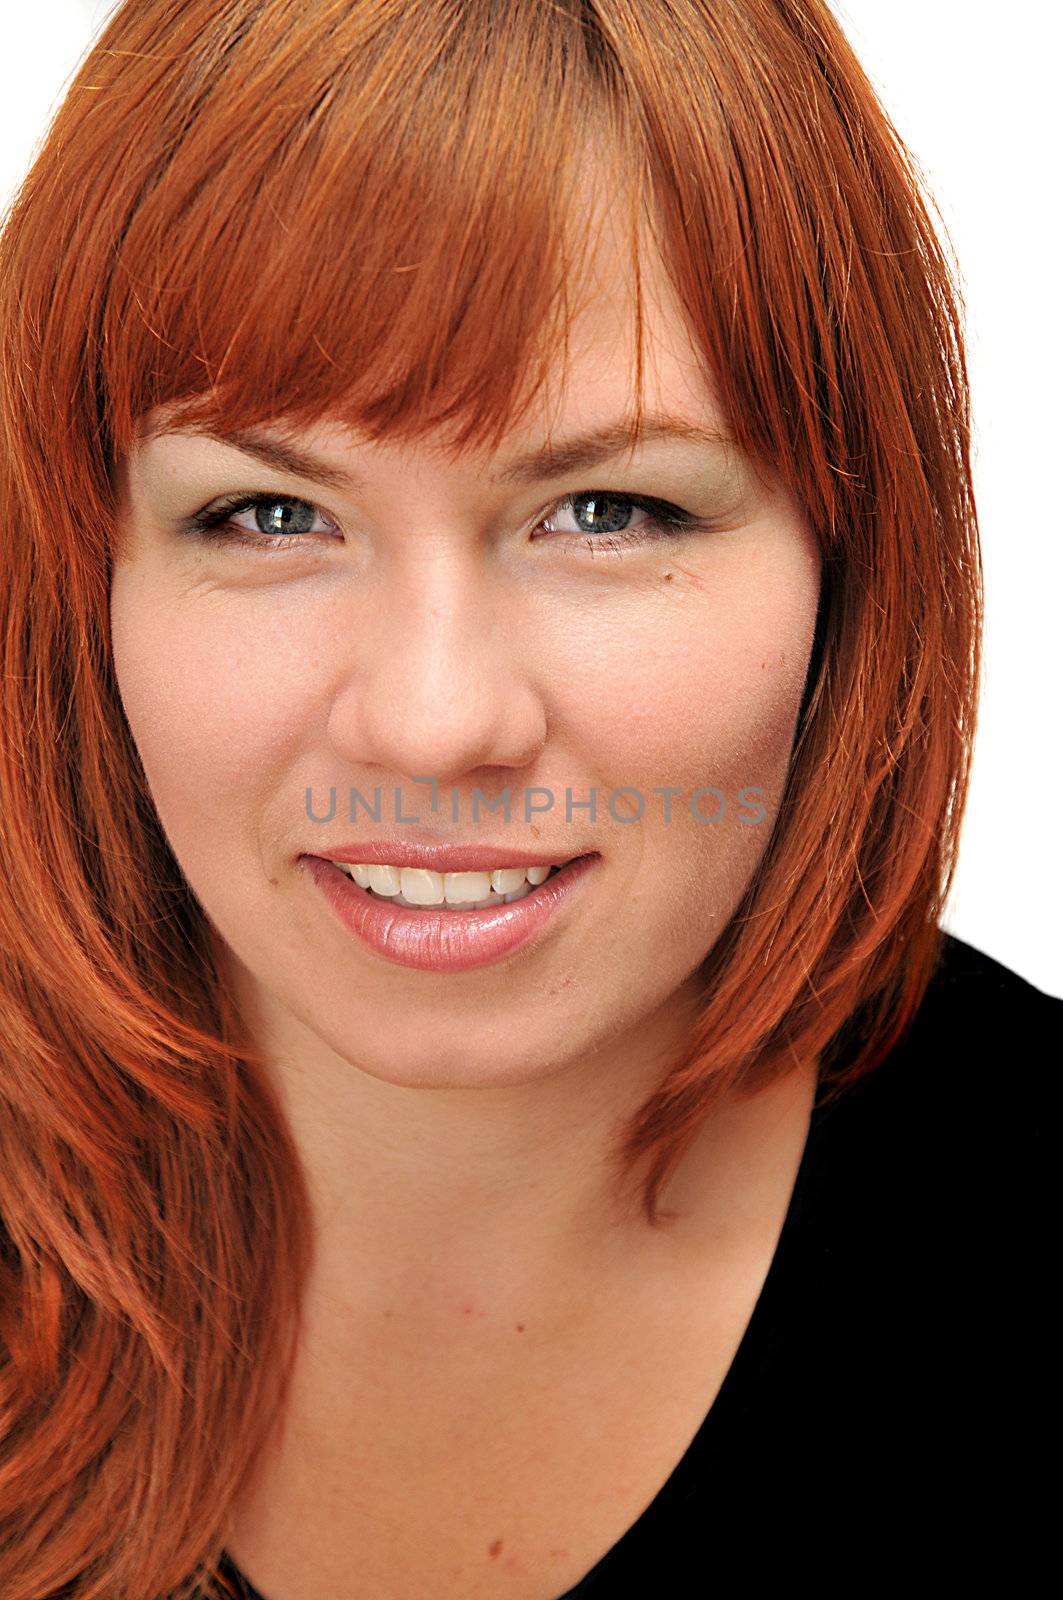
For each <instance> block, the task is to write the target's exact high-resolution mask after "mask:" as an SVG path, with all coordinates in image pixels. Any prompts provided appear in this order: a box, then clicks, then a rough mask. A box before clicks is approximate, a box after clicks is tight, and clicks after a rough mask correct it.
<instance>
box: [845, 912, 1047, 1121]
mask: <svg viewBox="0 0 1063 1600" xmlns="http://www.w3.org/2000/svg"><path fill="white" fill-rule="evenodd" d="M1061 1058H1063V999H1060V998H1058V997H1056V996H1054V995H1050V994H1047V993H1045V992H1044V991H1043V990H1041V989H1039V988H1037V987H1036V985H1035V984H1033V983H1031V982H1030V981H1029V980H1028V979H1026V978H1024V977H1022V976H1021V975H1020V974H1019V973H1017V972H1014V971H1013V970H1012V969H1011V968H1010V967H1007V966H1005V965H1004V964H1003V963H1002V962H1000V961H997V960H996V959H995V958H994V957H992V956H989V955H987V954H985V952H984V951H981V950H978V949H976V948H975V947H974V946H973V945H970V944H967V943H966V942H965V941H964V940H962V939H959V938H957V937H956V936H955V935H953V934H950V933H946V932H944V931H943V932H942V938H941V946H940V950H939V954H938V960H937V964H936V966H935V969H934V972H933V974H932V976H931V979H930V982H929V985H928V987H927V990H926V993H925V995H924V997H923V1000H922V1003H921V1005H920V1006H919V1009H918V1011H917V1012H916V1015H915V1016H914V1018H912V1020H911V1021H910V1023H909V1025H908V1027H907V1028H906V1030H905V1031H904V1033H903V1034H902V1036H901V1037H900V1038H899V1039H898V1041H897V1042H896V1044H895V1045H894V1046H893V1048H892V1049H891V1050H890V1052H889V1054H888V1055H887V1056H886V1057H885V1058H884V1060H882V1061H881V1062H879V1064H878V1065H877V1066H876V1067H874V1068H872V1069H871V1070H870V1071H869V1072H868V1073H867V1074H866V1075H865V1076H864V1077H862V1078H860V1079H858V1080H857V1081H856V1082H855V1083H854V1084H852V1085H851V1086H850V1087H849V1088H848V1089H845V1090H843V1091H842V1093H841V1096H840V1098H839V1100H838V1101H837V1102H836V1109H838V1110H839V1111H840V1109H841V1107H842V1106H846V1108H847V1115H846V1117H845V1118H844V1119H842V1120H844V1121H846V1122H851V1121H856V1120H859V1119H860V1118H861V1117H863V1116H870V1117H874V1118H875V1119H876V1120H881V1119H886V1120H887V1121H892V1120H893V1119H894V1118H903V1120H904V1122H905V1124H906V1125H907V1126H909V1127H910V1128H912V1129H913V1130H914V1131H917V1130H918V1128H919V1127H920V1126H921V1125H924V1122H925V1124H926V1125H928V1126H929V1127H931V1128H932V1127H934V1126H936V1124H937V1123H938V1121H939V1119H940V1118H941V1117H942V1116H943V1115H949V1116H951V1117H952V1118H954V1119H955V1120H956V1123H957V1124H961V1123H962V1124H965V1125H967V1126H968V1127H971V1128H975V1127H981V1128H982V1129H983V1131H984V1132H985V1133H986V1134H987V1135H991V1134H993V1133H994V1131H995V1132H996V1134H997V1135H998V1136H1003V1135H1004V1134H1005V1133H1006V1132H1007V1131H1008V1130H1009V1129H1018V1128H1020V1127H1021V1128H1023V1129H1025V1130H1026V1132H1027V1134H1028V1136H1029V1137H1031V1138H1035V1139H1036V1138H1040V1137H1041V1136H1042V1134H1043V1133H1044V1132H1045V1121H1044V1113H1045V1112H1047V1111H1048V1109H1049V1106H1050V1105H1052V1104H1054V1103H1055V1097H1056V1095H1057V1094H1058V1063H1059V1061H1060V1059H1061ZM832 1109H833V1108H831V1107H829V1106H828V1108H827V1114H828V1116H829V1115H830V1112H831V1110H832Z"/></svg>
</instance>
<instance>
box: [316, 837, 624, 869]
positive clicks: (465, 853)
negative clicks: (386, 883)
mask: <svg viewBox="0 0 1063 1600" xmlns="http://www.w3.org/2000/svg"><path fill="white" fill-rule="evenodd" d="M594 853H596V852H590V851H580V850H573V848H572V845H571V843H567V844H560V843H559V844H558V846H557V848H556V850H555V851H554V852H553V853H551V854H547V853H545V852H544V851H543V850H541V849H534V850H533V849H531V848H527V849H521V848H520V847H517V848H516V849H515V848H514V847H513V846H512V845H493V844H483V843H479V844H418V843H413V842H411V841H409V840H399V839H379V840H369V839H360V840H354V841H353V842H345V843H342V844H334V845H328V846H327V847H326V846H321V847H320V848H318V849H316V850H314V851H313V852H312V855H313V857H314V858H316V859H317V860H320V861H345V862H347V863H348V865H350V866H357V865H358V864H360V863H364V864H365V865H366V866H374V865H375V866H387V867H420V868H422V869H425V870H427V871H429V872H439V873H445V872H492V871H494V870H495V869H496V868H500V869H505V868H507V867H556V866H564V865H567V864H568V863H569V862H571V861H577V860H580V859H581V858H582V856H583V855H586V854H594ZM309 857H310V852H306V853H305V854H304V856H303V857H301V858H300V859H308V858H309Z"/></svg>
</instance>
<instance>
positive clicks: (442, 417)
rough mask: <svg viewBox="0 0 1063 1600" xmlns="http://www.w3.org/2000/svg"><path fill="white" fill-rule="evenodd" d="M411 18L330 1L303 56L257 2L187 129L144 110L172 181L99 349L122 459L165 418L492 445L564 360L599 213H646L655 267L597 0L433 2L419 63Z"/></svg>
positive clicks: (136, 229)
mask: <svg viewBox="0 0 1063 1600" xmlns="http://www.w3.org/2000/svg"><path fill="white" fill-rule="evenodd" d="M394 9H395V8H393V7H390V6H382V7H378V8H370V9H368V10H367V9H366V8H349V10H345V11H343V12H342V13H341V12H340V11H338V10H337V11H336V12H334V13H330V19H329V21H328V24H327V26H328V27H329V28H330V29H331V32H330V35H329V44H330V47H331V48H330V50H329V51H327V52H326V51H325V50H324V49H321V48H318V49H309V50H308V49H305V48H304V49H300V50H293V48H292V44H291V36H290V35H289V33H288V31H287V30H286V29H284V28H283V27H282V26H280V23H281V22H282V21H283V15H284V11H285V8H284V7H283V6H273V7H268V8H261V7H246V8H241V7H237V8H235V11H236V12H237V13H239V12H240V11H241V10H244V11H246V23H247V25H246V26H245V27H244V28H243V29H242V30H241V29H235V30H234V36H233V38H232V40H231V44H230V46H229V48H228V50H227V51H226V52H225V71H224V74H223V75H222V76H221V77H219V78H218V79H217V80H216V81H215V82H214V83H212V84H210V85H209V86H208V87H206V88H205V89H201V90H199V91H198V98H197V99H196V103H195V115H194V117H193V116H192V115H191V114H189V115H188V116H187V117H185V118H184V119H183V122H184V126H183V130H182V133H181V135H180V136H179V137H178V138H177V139H176V140H175V139H174V138H173V136H172V133H169V132H167V130H166V120H165V119H164V118H163V117H161V116H155V115H150V114H149V116H148V117H147V119H146V120H147V123H148V126H149V127H150V128H151V129H153V130H156V131H157V135H158V136H160V137H165V139H166V146H167V147H166V150H165V153H164V152H163V150H162V149H161V148H160V149H159V150H158V151H156V152H154V153H152V152H150V151H143V150H142V152H141V157H140V159H141V160H142V161H143V162H144V163H145V164H146V165H148V166H149V167H155V168H157V169H158V170H160V171H162V170H163V169H164V177H163V178H162V179H161V181H158V182H156V183H154V184H153V185H152V186H151V187H150V188H149V189H147V191H146V192H145V193H144V194H143V195H142V196H140V197H139V199H138V201H137V204H136V206H135V208H134V209H133V210H132V213H131V215H130V216H129V217H128V219H127V220H126V221H125V223H124V225H123V230H122V237H121V240H120V243H119V244H118V245H117V247H116V253H115V261H114V271H113V273H112V276H111V283H110V292H109V295H108V297H107V300H106V303H105V305H104V307H103V312H102V318H101V331H100V337H99V340H98V348H99V351H100V353H101V354H100V362H101V373H100V382H99V392H100V393H101V395H102V397H103V410H104V412H105V416H106V419H107V423H108V432H109V435H110V438H111V443H112V450H113V453H114V455H115V456H116V457H117V456H120V455H121V454H123V453H124V452H125V451H126V450H128V449H129V448H131V447H132V446H133V445H134V444H135V443H136V442H137V440H138V438H140V437H141V430H142V427H143V421H144V418H145V417H146V416H147V415H148V414H150V413H156V412H158V413H161V414H162V415H163V416H164V417H165V425H166V426H168V427H183V428H186V427H187V428H198V427H204V426H215V425H220V426H223V427H227V428H230V427H231V428H239V427H242V426H245V425H248V424H251V423H259V422H263V421H266V420H276V419H280V418H283V419H284V420H285V421H286V423H287V424H288V425H290V426H292V427H296V428H297V427H299V426H307V425H311V424H313V423H315V422H317V421H320V420H322V419H324V418H326V417H327V418H329V419H330V420H335V421H339V422H341V423H343V424H345V425H346V426H348V427H350V428H351V429H353V430H354V431H355V432H357V433H359V434H362V435H364V436H365V437H366V438H368V439H370V440H372V441H376V440H380V439H383V438H385V437H386V438H387V439H388V440H389V441H392V442H394V441H397V440H401V441H412V440H415V439H421V438H425V437H428V436H430V435H433V434H435V433H437V432H438V431H440V430H443V431H444V432H445V433H446V434H447V436H448V447H449V448H453V449H454V450H455V451H461V450H467V449H472V450H481V449H482V450H485V451H494V450H496V449H497V448H498V446H499V444H500V442H501V440H502V439H503V438H504V437H505V435H506V434H507V433H508V432H509V431H510V430H511V429H512V428H514V427H516V426H518V425H519V423H520V422H521V420H522V419H523V418H524V417H525V416H526V415H527V414H528V412H529V410H530V409H531V408H532V407H533V405H534V404H535V402H536V401H537V400H538V399H539V397H540V396H541V394H542V393H543V390H544V387H545V385H546V383H547V381H548V379H552V378H553V377H555V376H556V375H557V372H558V369H559V366H560V369H561V370H562V372H564V371H567V365H568V360H569V341H570V331H571V326H572V322H573V318H574V315H575V313H576V310H577V309H578V307H577V304H576V303H575V302H574V299H573V293H574V287H573V286H576V290H575V292H576V295H577V298H578V292H579V290H578V286H579V285H580V284H581V283H582V282H583V281H584V277H585V261H586V255H587V253H588V252H589V251H590V249H591V248H592V247H593V244H594V239H595V232H596V229H595V227H594V225H593V215H592V213H594V212H595V211H596V208H597V206H598V205H599V204H612V205H616V204H618V203H619V204H620V205H621V206H623V205H624V204H626V205H627V207H628V214H629V215H630V218H631V238H632V253H633V255H634V256H635V257H636V266H635V269H634V276H635V279H636V283H637V282H638V267H637V251H638V231H639V221H640V211H641V195H642V183H641V180H642V167H641V162H640V158H639V155H638V153H637V148H636V141H635V138H634V135H633V129H632V126H631V123H630V119H629V116H628V115H627V110H626V101H625V100H624V98H623V97H622V96H621V97H619V98H618V97H617V96H616V95H615V93H614V94H613V95H608V94H606V93H604V92H603V84H602V81H601V76H600V70H601V64H600V62H599V63H598V64H596V62H595V58H594V54H593V52H592V51H591V50H590V49H588V48H587V35H586V33H585V32H584V31H583V30H582V29H581V27H580V23H579V11H580V8H579V7H578V6H577V5H570V6H567V7H566V6H560V7H557V8H556V9H553V10H548V9H546V8H543V9H542V10H541V11H540V10H539V9H538V8H535V7H532V8H531V9H530V11H521V12H520V14H519V16H518V15H517V14H515V13H513V12H512V11H511V10H509V9H508V8H504V7H503V8H498V7H496V6H494V5H492V4H490V3H481V4H480V5H479V6H478V5H477V4H476V3H474V4H473V5H471V6H467V7H465V8H464V9H463V12H462V15H461V17H460V26H459V18H458V14H457V12H456V11H455V10H451V9H448V8H445V7H439V8H425V10H424V12H423V14H422V15H421V16H419V18H418V32H419V34H422V35H423V37H421V38H420V39H419V44H418V51H419V54H420V55H421V56H422V58H423V60H424V61H425V62H426V63H431V64H430V65H428V66H426V67H425V68H424V69H423V70H422V71H421V72H420V73H418V74H414V75H411V74H410V71H409V63H408V59H407V57H408V44H406V43H404V44H403V45H401V46H400V45H399V44H398V43H397V42H396V40H395V34H394V25H395V23H396V22H397V16H395V17H390V18H389V13H390V12H391V11H392V10H394ZM477 9H480V10H482V12H483V16H482V18H481V19H480V22H479V24H478V22H477V18H476V17H475V15H470V14H468V13H474V12H475V11H476V10H477ZM217 26H218V27H219V28H220V26H221V24H220V21H219V23H218V24H217ZM308 26H320V27H321V28H322V29H323V30H324V28H325V27H326V23H325V22H324V21H322V23H321V24H313V23H310V22H309V21H308V19H303V18H301V19H300V22H299V28H298V30H295V31H296V32H297V33H298V34H300V35H301V34H302V33H304V32H305V30H306V28H307V27H308ZM189 48H190V50H191V48H192V47H191V43H190V44H189ZM216 48H218V47H217V46H216ZM326 64H327V66H328V69H329V70H328V71H326V70H325V66H326ZM121 70H122V71H123V73H124V72H125V71H126V70H127V69H126V68H125V67H124V66H123V67H122V69H121ZM201 77H202V74H201V73H199V72H194V71H193V70H192V69H191V67H190V68H189V71H188V80H189V84H188V91H187V92H188V95H189V97H190V98H191V97H193V96H194V95H195V94H196V93H197V91H196V89H195V87H194V86H195V85H198V84H199V82H200V79H201ZM168 93H169V94H170V96H171V97H172V95H173V86H172V84H171V85H170V86H169V89H168ZM189 111H190V112H191V106H190V107H189ZM603 134H605V135H607V137H605V138H603ZM603 149H605V150H608V151H610V153H612V154H613V155H617V154H619V159H618V160H615V161H612V162H610V163H609V172H608V181H607V182H606V183H605V184H603V182H602V178H603V176H605V173H604V168H603V159H602V157H603ZM638 321H639V331H638V341H639V343H638V352H639V353H638V362H639V367H638V370H639V388H640V390H641V371H642V327H641V315H640V316H639V319H638ZM149 431H155V429H154V427H152V428H151V429H149Z"/></svg>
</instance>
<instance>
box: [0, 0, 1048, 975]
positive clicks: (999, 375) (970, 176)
mask: <svg viewBox="0 0 1063 1600" xmlns="http://www.w3.org/2000/svg"><path fill="white" fill-rule="evenodd" d="M112 9H113V5H112V3H111V0H36V3H35V4H33V5H32V7H31V8H28V9H26V10H24V11H23V10H22V9H21V7H18V8H16V4H15V3H14V0H4V16H3V22H2V23H0V63H2V65H0V205H4V204H6V203H7V200H8V198H9V197H10V195H11V194H12V192H13V191H14V189H15V187H16V186H17V184H18V182H19V180H20V179H21V177H22V175H23V173H24V172H25V170H26V168H27V166H28V164H29V162H30V159H31V157H32V154H33V151H34V147H35V145H36V143H37V141H38V139H39V137H40V136H41V134H42V133H43V131H44V128H45V126H46V124H47V121H48V119H49V116H50V115H51V112H52V111H53V110H54V108H55V105H56V103H57V102H58V99H59V98H60V97H61V94H62V91H63V88H64V86H65V84H66V83H67V81H68V80H69V76H70V74H71V73H72V72H73V70H74V68H75V66H76V65H77V63H78V61H79V60H80V58H81V56H82V55H83V53H84V51H85V50H86V49H87V47H88V45H89V42H90V40H91V38H92V36H93V33H94V32H95V31H96V30H97V29H98V27H99V26H100V25H101V24H102V22H103V21H104V19H105V18H106V16H107V15H108V14H109V13H110V11H111V10H112ZM833 9H834V12H835V15H836V16H837V17H838V18H839V20H840V22H841V23H842V26H843V27H844V28H845V31H846V33H847V34H848V36H849V38H850V40H851V41H852V43H853V45H854V47H855V49H856V53H857V55H858V56H859V57H860V59H861V61H862V62H863V64H864V67H865V69H866V70H867V72H868V74H869V76H870V77H871V79H872V82H873V83H874V85H875V88H876V90H877V91H878V93H879V95H880V97H881V99H882V101H883V103H884V105H885V107H886V110H887V111H888V113H889V115H890V116H891V118H892V120H893V122H894V124H895V125H896V127H897V128H898V130H899V132H900V134H901V136H902V138H903V139H904V140H905V142H906V143H907V145H908V147H909V149H910V150H911V151H912V153H913V155H914V157H915V159H916V161H917V162H918V163H919V165H920V167H921V169H922V171H923V173H924V175H925V178H926V181H927V184H928V185H929V188H930V191H931V193H932V195H933V197H934V199H935V200H936V202H937V204H938V206H939V208H940V211H941V214H942V216H943V218H944V226H945V228H946V229H947V230H948V234H949V236H950V237H951V240H952V243H953V246H954V248H955V251H956V254H957V256H958V258H959V263H960V269H961V274H962V277H961V286H962V289H963V293H964V297H965V299H966V303H967V317H968V320H967V335H968V345H969V348H968V359H969V363H970V374H971V387H972V395H973V402H974V418H975V490H976V494H977V500H978V507H979V512H980V517H981V531H982V553H983V562H984V568H985V584H986V637H985V658H984V665H983V698H982V710H981V716H980V722H979V731H978V738H977V743H976V746H975V758H974V768H973V775H972V784H971V793H970V800H969V804H968V809H967V814H966V819H965V824H964V831H963V836H962V842H961V851H960V860H959V866H958V868H957V873H956V878H955V881H954V886H953V892H952V896H951V898H950V901H949V905H948V908H947V911H946V914H945V917H944V923H945V926H946V927H947V928H949V930H950V931H951V932H953V933H955V934H957V935H958V936H959V937H960V938H962V939H965V940H967V942H968V943H969V944H973V945H975V946H977V947H978V948H979V949H981V950H984V951H986V952H987V953H988V954H989V955H992V956H995V957H996V958H997V960H999V961H1002V962H1003V963H1004V964H1005V966H1009V967H1011V968H1012V969H1013V970H1014V971H1016V972H1020V973H1021V974H1022V975H1023V976H1024V977H1027V978H1029V979H1030V981H1031V982H1033V983H1035V984H1036V985H1037V986H1038V987H1039V988H1042V989H1046V990H1047V991H1049V992H1050V993H1052V994H1058V995H1063V933H1061V931H1060V916H1061V906H1063V850H1061V848H1060V827H1061V825H1063V808H1061V805H1060V794H1061V788H1063V783H1061V780H1063V761H1061V758H1060V731H1061V719H1060V715H1059V709H1058V701H1059V697H1060V690H1061V688H1063V672H1061V670H1060V665H1059V662H1060V653H1061V650H1063V637H1061V635H1063V511H1061V506H1063V486H1061V471H1063V448H1061V437H1060V435H1061V431H1063V430H1061V422H1063V417H1061V412H1060V404H1059V398H1058V394H1059V390H1058V385H1059V374H1060V365H1061V363H1060V357H1061V340H1060V333H1059V306H1058V289H1059V283H1060V268H1059V260H1058V256H1057V253H1056V241H1057V239H1058V237H1059V233H1058V223H1057V211H1058V208H1059V202H1060V196H1061V190H1060V183H1059V176H1058V172H1059V160H1060V154H1061V149H1060V140H1059V137H1058V133H1057V126H1058V117H1057V111H1056V109H1055V108H1056V106H1057V104H1058V98H1057V96H1058V67H1057V63H1058V59H1059V46H1060V43H1061V30H1060V25H1059V9H1058V7H1057V5H1056V4H1055V0H1017V3H1013V4H1011V5H1008V6H1007V7H1002V6H1001V5H1000V4H999V0H844V4H842V3H841V0H839V3H837V4H835V5H834V8H833ZM939 226H940V224H939Z"/></svg>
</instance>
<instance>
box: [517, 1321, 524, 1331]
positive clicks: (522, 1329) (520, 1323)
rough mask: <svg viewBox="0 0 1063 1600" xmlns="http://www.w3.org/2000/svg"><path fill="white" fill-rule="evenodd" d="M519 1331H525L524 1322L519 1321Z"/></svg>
mask: <svg viewBox="0 0 1063 1600" xmlns="http://www.w3.org/2000/svg"><path fill="white" fill-rule="evenodd" d="M517 1332H518V1333H523V1332H524V1324H523V1322H518V1323H517Z"/></svg>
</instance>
